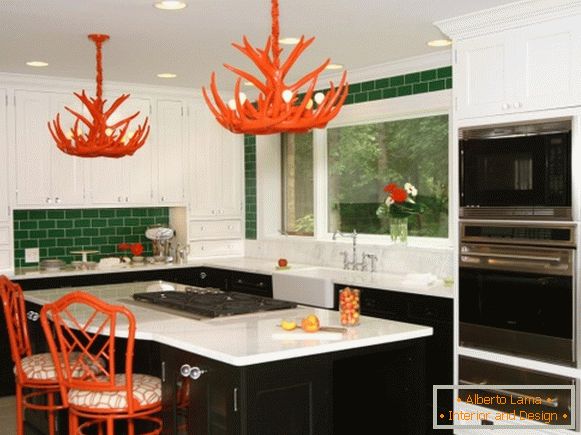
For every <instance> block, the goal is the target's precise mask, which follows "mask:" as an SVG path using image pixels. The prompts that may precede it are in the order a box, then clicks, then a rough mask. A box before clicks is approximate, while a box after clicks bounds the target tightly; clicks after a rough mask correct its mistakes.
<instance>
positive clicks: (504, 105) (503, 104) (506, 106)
mask: <svg viewBox="0 0 581 435" xmlns="http://www.w3.org/2000/svg"><path fill="white" fill-rule="evenodd" d="M508 109H510V104H508V103H502V110H508Z"/></svg>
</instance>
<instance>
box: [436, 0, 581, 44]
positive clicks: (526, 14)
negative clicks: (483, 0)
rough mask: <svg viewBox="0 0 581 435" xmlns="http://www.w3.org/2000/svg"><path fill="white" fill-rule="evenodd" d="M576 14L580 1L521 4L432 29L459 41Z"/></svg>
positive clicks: (537, 0)
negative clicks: (437, 29) (436, 29)
mask: <svg viewBox="0 0 581 435" xmlns="http://www.w3.org/2000/svg"><path fill="white" fill-rule="evenodd" d="M576 14H581V1H579V0H521V1H517V2H514V3H509V4H506V5H502V6H497V7H494V8H490V9H484V10H482V11H477V12H473V13H470V14H466V15H461V16H459V17H454V18H447V19H444V20H440V21H436V22H434V25H435V26H436V27H438V28H439V29H440V30H441V31H442V32H443V33H444V34H446V35H447V36H448V37H450V38H451V39H452V40H459V39H466V38H471V37H475V36H482V35H486V34H489V33H494V32H500V31H503V30H508V29H513V28H516V27H521V26H526V25H530V24H535V23H539V22H542V21H548V20H553V19H557V18H563V17H570V16H571V15H576ZM580 18H581V17H580ZM580 24H581V23H580Z"/></svg>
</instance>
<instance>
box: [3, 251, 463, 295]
mask: <svg viewBox="0 0 581 435" xmlns="http://www.w3.org/2000/svg"><path fill="white" fill-rule="evenodd" d="M187 267H214V268H218V269H228V270H235V271H241V272H251V273H261V274H266V275H272V274H274V273H284V274H289V275H299V276H307V277H308V276H312V277H323V278H328V279H330V280H331V281H332V282H333V283H335V284H344V285H349V286H361V287H371V288H377V289H383V290H393V291H401V292H405V293H415V294H422V295H427V296H438V297H445V298H453V297H454V290H453V287H452V286H451V285H450V286H447V285H445V284H444V282H443V281H442V280H441V279H437V280H435V281H434V282H433V283H432V284H430V285H424V284H422V283H413V282H412V281H411V280H409V279H408V278H409V275H408V274H404V273H383V272H373V273H371V272H359V271H350V270H343V269H337V268H331V267H318V266H313V265H308V264H300V263H291V264H290V268H288V269H285V270H279V269H277V265H276V260H264V259H259V258H251V257H214V258H205V259H198V260H195V261H193V260H190V261H189V262H188V263H186V264H150V265H127V266H125V267H116V268H109V269H96V270H87V271H78V270H63V271H59V272H39V271H38V270H37V269H20V270H17V271H16V273H15V274H14V275H12V278H14V279H19V280H21V279H33V278H51V277H61V276H70V275H80V274H98V273H119V272H134V271H135V272H136V271H142V270H163V269H171V268H187Z"/></svg>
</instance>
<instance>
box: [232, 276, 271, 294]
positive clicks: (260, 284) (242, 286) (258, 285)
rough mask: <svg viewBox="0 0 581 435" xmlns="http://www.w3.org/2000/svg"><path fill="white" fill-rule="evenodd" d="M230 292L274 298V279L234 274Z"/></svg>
mask: <svg viewBox="0 0 581 435" xmlns="http://www.w3.org/2000/svg"><path fill="white" fill-rule="evenodd" d="M228 290H231V291H235V292H241V293H250V294H253V295H258V296H265V297H269V298H271V297H272V277H271V276H269V275H261V274H255V273H244V272H232V273H231V275H230V280H229V286H228Z"/></svg>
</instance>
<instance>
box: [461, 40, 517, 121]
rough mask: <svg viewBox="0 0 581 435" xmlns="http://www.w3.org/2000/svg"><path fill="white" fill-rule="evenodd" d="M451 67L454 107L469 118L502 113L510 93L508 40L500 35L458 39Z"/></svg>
mask: <svg viewBox="0 0 581 435" xmlns="http://www.w3.org/2000/svg"><path fill="white" fill-rule="evenodd" d="M456 50H457V53H456V56H457V59H458V62H457V64H456V65H455V67H454V68H453V69H454V70H455V71H454V86H455V94H456V110H457V112H458V115H459V117H461V118H470V117H476V116H486V115H491V114H497V113H502V112H505V111H507V110H508V109H509V106H508V101H510V100H511V97H512V95H514V89H513V87H512V81H511V74H512V73H514V67H513V66H512V65H511V64H512V61H510V59H509V58H510V51H511V47H510V42H509V41H508V40H507V39H506V37H505V35H504V34H499V35H493V36H486V37H481V38H474V39H469V40H465V41H459V42H458V43H457V44H456Z"/></svg>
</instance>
